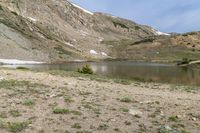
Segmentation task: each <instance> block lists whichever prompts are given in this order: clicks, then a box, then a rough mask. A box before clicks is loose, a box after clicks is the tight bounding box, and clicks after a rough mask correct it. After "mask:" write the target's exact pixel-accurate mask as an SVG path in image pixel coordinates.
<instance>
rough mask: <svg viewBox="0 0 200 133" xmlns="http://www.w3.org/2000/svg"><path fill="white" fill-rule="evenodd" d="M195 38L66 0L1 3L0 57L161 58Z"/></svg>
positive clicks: (46, 59)
mask: <svg viewBox="0 0 200 133" xmlns="http://www.w3.org/2000/svg"><path fill="white" fill-rule="evenodd" d="M193 36H194V35H190V36H189V37H187V36H183V35H181V36H178V37H170V36H168V35H167V34H165V33H162V32H159V31H157V30H155V29H153V28H151V27H149V26H145V25H140V24H137V23H135V22H132V21H130V20H126V19H122V18H119V17H115V16H112V15H108V14H104V13H92V12H89V11H87V10H85V9H83V8H81V7H79V6H77V5H75V4H73V3H70V2H68V1H66V0H60V1H55V0H34V1H32V0H15V1H13V0H1V1H0V47H1V48H0V58H1V59H21V60H34V61H43V62H63V61H71V60H94V59H107V58H112V59H122V58H123V59H137V60H138V59H142V60H143V59H147V57H151V59H154V58H152V57H154V56H155V59H156V57H157V54H155V53H158V52H162V50H163V48H164V50H167V52H169V51H170V49H171V47H174V45H175V46H177V47H178V49H179V48H181V49H180V50H181V51H182V49H185V48H186V49H187V50H188V47H189V46H186V47H185V45H184V46H182V45H181V44H182V43H185V42H184V40H185V39H186V40H187V38H189V39H190V40H191V39H192V40H193V39H194V38H195V37H194V38H193ZM195 36H198V35H195ZM181 38H184V39H181ZM196 38H198V37H196ZM196 38H195V39H196ZM195 39H194V42H196V40H195ZM176 40H177V42H176ZM190 40H189V41H190ZM197 42H198V40H197ZM135 43H136V44H137V45H135ZM138 44H140V45H138ZM146 44H148V45H146ZM179 44H180V45H179ZM191 46H193V43H192V44H191ZM165 47H167V49H165ZM189 49H190V47H189ZM195 49H196V48H195ZM189 51H190V50H189ZM164 53H166V52H164ZM168 54H169V53H168ZM192 54H193V51H192ZM149 55H151V56H149ZM164 56H165V55H164ZM195 56H196V54H195ZM159 59H160V57H159ZM161 59H162V58H161Z"/></svg>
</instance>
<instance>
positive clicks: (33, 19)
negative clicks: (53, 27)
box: [27, 17, 37, 22]
mask: <svg viewBox="0 0 200 133" xmlns="http://www.w3.org/2000/svg"><path fill="white" fill-rule="evenodd" d="M27 18H28V19H29V20H31V21H33V22H36V21H37V19H35V18H32V17H27Z"/></svg>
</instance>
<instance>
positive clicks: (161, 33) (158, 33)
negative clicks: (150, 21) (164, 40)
mask: <svg viewBox="0 0 200 133" xmlns="http://www.w3.org/2000/svg"><path fill="white" fill-rule="evenodd" d="M152 30H153V32H154V33H155V35H159V36H160V35H165V36H170V34H168V33H164V32H161V31H158V30H155V29H152Z"/></svg>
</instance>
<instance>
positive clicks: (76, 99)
mask: <svg viewBox="0 0 200 133" xmlns="http://www.w3.org/2000/svg"><path fill="white" fill-rule="evenodd" d="M182 88H186V87H180V88H179V86H175V85H168V84H160V83H144V82H132V83H130V84H122V83H120V82H119V83H116V82H114V81H113V80H108V81H105V80H92V79H90V78H88V77H87V76H85V77H82V76H77V77H72V76H60V75H52V74H50V73H47V72H33V71H26V70H9V69H0V133H7V132H22V133H90V132H91V133H113V132H121V133H200V91H199V90H194V91H188V90H189V89H188V88H187V89H182ZM190 88H191V89H192V87H190Z"/></svg>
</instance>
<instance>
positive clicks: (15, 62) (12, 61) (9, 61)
mask: <svg viewBox="0 0 200 133" xmlns="http://www.w3.org/2000/svg"><path fill="white" fill-rule="evenodd" d="M0 63H3V64H9V65H20V64H43V63H44V62H37V61H24V60H17V59H0Z"/></svg>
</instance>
